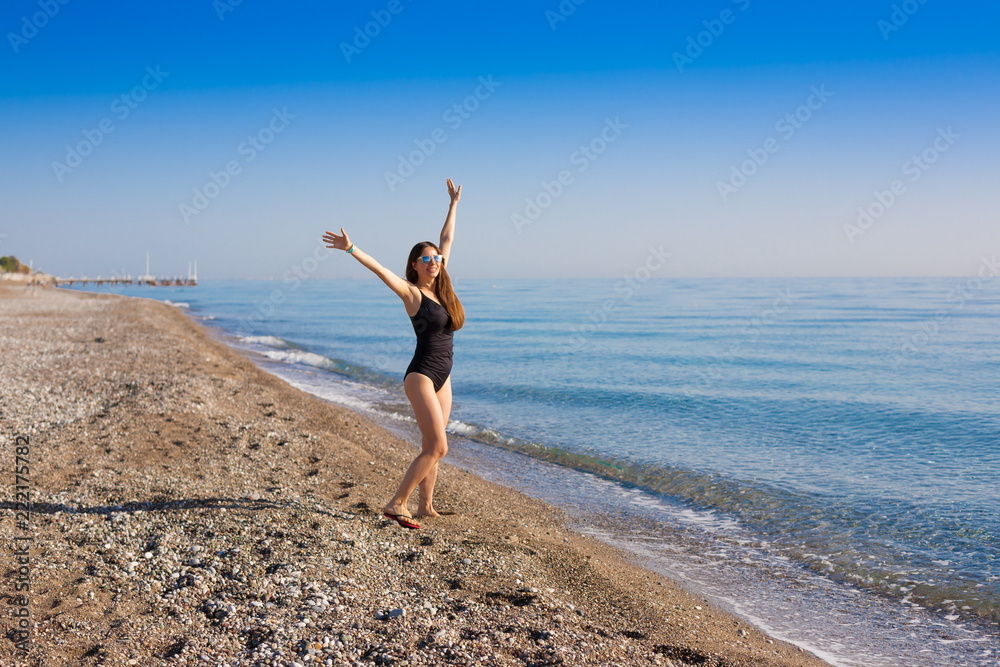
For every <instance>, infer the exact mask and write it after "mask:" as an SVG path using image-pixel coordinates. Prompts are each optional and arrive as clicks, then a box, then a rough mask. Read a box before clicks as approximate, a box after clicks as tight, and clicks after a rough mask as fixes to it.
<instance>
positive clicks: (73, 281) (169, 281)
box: [53, 252, 198, 287]
mask: <svg viewBox="0 0 1000 667" xmlns="http://www.w3.org/2000/svg"><path fill="white" fill-rule="evenodd" d="M53 282H54V283H55V284H56V286H59V285H70V286H72V285H89V284H91V283H93V284H95V285H148V286H150V287H157V286H160V287H195V286H196V285H197V284H198V262H194V263H193V264H191V263H189V264H188V274H187V278H157V277H156V276H153V275H150V274H149V253H148V252H147V253H146V275H143V276H137V277H136V278H133V277H132V276H131V274H130V275H127V276H110V277H108V278H105V277H103V276H97V277H96V278H87V277H84V278H53Z"/></svg>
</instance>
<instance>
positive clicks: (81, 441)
mask: <svg viewBox="0 0 1000 667" xmlns="http://www.w3.org/2000/svg"><path fill="white" fill-rule="evenodd" d="M0 312H2V313H3V315H4V319H5V322H8V323H10V324H11V326H9V327H8V329H9V331H10V333H8V334H5V335H4V338H5V339H6V341H5V342H6V344H5V345H3V355H4V367H5V369H10V378H9V379H10V381H9V382H8V383H7V386H6V387H5V389H4V390H2V394H0V396H2V401H3V402H2V407H3V411H4V419H3V421H2V422H0V423H3V424H4V439H5V440H9V441H13V439H14V436H15V435H17V434H19V433H20V434H25V435H27V436H28V437H29V439H30V442H31V452H32V457H31V475H30V480H31V482H30V483H31V486H32V494H33V498H32V500H33V502H34V503H35V506H34V511H33V512H32V514H31V517H30V519H31V523H30V526H29V530H30V532H31V535H32V537H33V542H32V544H33V550H32V553H31V573H32V578H31V584H32V586H31V592H30V593H31V605H30V607H29V608H30V610H31V614H32V616H31V618H32V622H33V623H34V624H35V626H34V628H33V630H32V635H31V638H30V644H31V651H30V652H29V654H28V656H27V657H26V658H25V657H23V656H22V655H21V654H20V653H19V652H18V651H17V650H16V649H15V646H14V644H13V643H12V642H11V641H5V642H3V644H2V645H3V648H2V649H0V659H2V660H3V661H5V662H9V661H22V662H23V664H46V665H49V664H130V661H132V660H135V661H136V662H135V663H131V664H141V665H146V664H194V663H197V662H198V661H201V664H223V663H224V664H292V662H293V661H298V662H300V663H301V664H327V661H328V660H329V661H330V662H329V663H328V664H355V662H359V663H368V662H372V661H375V662H380V663H381V664H410V665H416V664H441V663H453V664H466V663H468V662H471V661H472V660H473V659H474V658H477V657H478V658H480V659H481V660H483V661H485V664H501V665H521V664H559V663H558V662H554V661H562V664H595V665H597V664H629V665H631V664H661V665H669V664H673V665H684V664H706V665H727V666H728V665H732V666H737V665H803V666H805V665H823V664H826V663H823V662H822V661H820V660H819V659H817V658H815V657H813V656H811V655H809V654H807V653H805V652H804V651H802V650H801V649H798V648H797V647H794V646H791V645H788V644H784V643H782V642H779V641H775V640H773V639H770V638H769V637H766V636H765V635H763V634H762V633H760V632H759V631H758V630H756V629H755V628H753V627H752V626H750V625H748V624H747V623H746V622H745V621H743V620H741V619H738V618H736V617H734V616H732V615H730V614H728V613H725V612H722V611H720V610H718V609H715V608H713V607H712V606H711V605H709V604H708V603H706V602H705V601H704V600H703V599H701V598H698V597H697V596H695V595H692V594H689V593H687V592H685V591H684V590H683V589H682V588H681V587H680V586H679V585H677V584H676V583H674V582H673V581H671V580H668V579H665V578H662V577H660V576H658V575H656V574H654V573H652V572H649V571H646V570H643V569H642V568H640V567H639V566H637V565H635V559H634V558H631V557H629V556H628V555H627V554H625V553H624V552H622V551H618V550H616V549H614V548H612V547H609V546H606V545H604V544H602V543H600V542H598V541H596V540H593V539H590V538H587V537H584V536H583V535H580V534H578V533H575V532H573V531H570V530H568V529H567V528H566V526H565V522H566V518H565V515H564V513H562V512H561V511H559V510H557V509H555V508H553V507H551V506H548V505H545V504H544V503H542V502H541V501H537V500H533V499H531V498H529V497H527V496H525V495H523V494H521V493H520V492H518V491H515V490H513V489H510V488H507V487H503V486H498V485H495V484H492V483H490V482H487V481H485V480H483V479H481V478H479V477H476V476H475V475H473V474H471V473H468V472H465V471H463V470H461V469H458V468H455V467H453V466H451V465H448V464H445V465H443V467H442V470H441V476H440V481H439V487H440V490H439V495H440V502H441V505H442V507H444V508H448V509H453V510H457V512H458V513H456V514H454V515H449V516H444V517H441V518H438V519H434V520H425V521H423V522H422V525H423V528H422V529H421V530H420V531H415V532H408V531H404V530H403V529H401V528H399V527H397V526H395V525H394V524H389V522H388V521H386V520H384V519H382V518H381V516H380V514H379V513H378V511H377V510H378V508H380V507H381V501H382V500H383V498H382V496H384V495H385V493H386V492H387V491H386V489H389V488H390V487H391V486H392V485H393V484H394V483H395V481H396V479H397V478H398V476H399V475H401V474H402V471H403V470H404V469H405V466H406V465H407V464H408V463H409V461H410V459H412V456H413V455H414V453H415V451H416V450H415V447H413V445H411V444H410V443H407V442H405V441H403V440H401V439H399V438H398V437H396V436H395V435H393V434H391V433H390V432H388V431H386V430H385V429H383V428H382V427H379V426H377V425H376V424H375V423H373V422H372V421H371V420H369V419H368V418H367V417H365V416H363V415H360V414H358V413H355V412H352V411H349V410H347V409H345V408H341V407H339V406H336V405H333V404H331V403H328V402H326V401H323V400H321V399H318V398H316V397H314V396H312V395H309V394H307V393H305V392H302V391H299V390H297V389H294V388H293V387H291V386H289V385H288V384H287V383H285V382H284V381H282V380H280V379H278V378H276V377H274V376H272V375H269V374H268V373H266V372H265V371H263V370H261V369H259V368H258V367H257V366H255V365H254V364H253V363H252V362H251V361H249V360H248V359H246V358H245V357H243V356H241V355H239V353H237V352H236V351H235V350H232V349H231V348H229V347H227V346H226V345H225V344H224V343H222V342H220V341H217V340H213V339H212V337H211V336H210V335H209V334H208V332H207V331H206V330H205V329H204V328H203V327H201V326H199V325H198V324H197V323H195V322H193V321H192V320H191V319H190V318H189V317H188V316H187V315H186V314H184V313H183V312H181V311H179V310H177V309H175V308H172V307H170V306H168V305H165V304H162V303H158V302H155V301H151V300H148V299H137V298H131V297H121V296H116V295H102V294H95V293H87V292H68V291H62V290H59V291H44V292H38V293H35V294H20V293H17V292H14V293H12V291H11V290H6V289H3V288H2V287H0ZM14 324H16V325H17V326H16V327H15V326H13V325H14ZM10 464H11V465H13V462H10ZM9 494H11V491H10V489H8V495H9ZM9 505H10V503H8V504H7V505H5V508H6V509H8V512H6V513H5V515H4V516H5V520H6V521H7V522H8V523H7V524H6V525H12V524H11V523H10V519H9V518H8V515H9V514H11V511H10V510H11V508H10V507H9ZM5 532H6V531H5ZM0 543H2V544H3V548H4V554H5V556H4V557H5V558H6V559H7V560H8V567H9V563H10V558H11V554H12V553H13V546H14V545H13V543H12V541H11V539H9V538H7V537H6V536H5V537H4V538H3V539H2V540H0ZM5 595H9V593H8V592H5ZM399 610H402V611H401V612H400V611H399ZM383 615H384V616H385V618H380V617H379V616H383ZM234 658H238V659H239V660H240V662H238V663H234V662H233V659H234ZM206 659H207V660H206Z"/></svg>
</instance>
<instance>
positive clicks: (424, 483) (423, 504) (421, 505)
mask: <svg viewBox="0 0 1000 667" xmlns="http://www.w3.org/2000/svg"><path fill="white" fill-rule="evenodd" d="M437 398H438V402H439V403H440V404H441V419H442V421H443V422H444V425H445V428H447V426H448V419H449V418H450V417H451V378H450V377H449V378H448V379H447V380H445V381H444V384H443V385H442V386H441V389H439V390H438V392H437ZM437 472H438V467H437V464H436V463H435V464H434V467H433V468H431V471H430V472H429V473H427V476H426V477H424V478H423V479H422V480H420V482H418V488H419V494H420V495H419V501H418V505H417V516H441V515H440V514H438V513H437V512H435V511H434V484H435V482H437Z"/></svg>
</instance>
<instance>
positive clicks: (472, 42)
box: [0, 0, 1000, 279]
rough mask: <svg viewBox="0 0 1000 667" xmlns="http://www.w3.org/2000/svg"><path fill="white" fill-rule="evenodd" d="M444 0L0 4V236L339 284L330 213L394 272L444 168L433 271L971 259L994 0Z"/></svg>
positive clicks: (71, 259) (976, 243) (7, 245)
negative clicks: (452, 188)
mask: <svg viewBox="0 0 1000 667" xmlns="http://www.w3.org/2000/svg"><path fill="white" fill-rule="evenodd" d="M820 4H821V5H822V6H814V5H820ZM470 5H471V7H472V8H470V6H469V5H465V4H459V3H436V2H421V1H420V0H378V1H364V2H346V3H345V2H338V3H326V2H322V3H320V2H293V3H276V2H263V1H260V0H242V1H239V0H215V2H213V1H212V0H199V1H197V2H170V3H167V2H148V3H147V2H143V3H138V2H120V1H111V2H103V3H99V4H95V3H87V2H82V1H80V0H34V1H26V0H8V1H7V2H5V3H3V6H2V9H0V26H2V28H3V32H4V34H5V38H4V44H3V46H2V47H0V52H2V53H3V55H2V56H0V57H2V65H0V123H2V128H3V132H2V137H3V138H2V153H0V156H2V157H0V182H2V183H3V204H4V205H3V207H2V209H0V216H2V217H0V254H15V255H17V256H18V257H19V258H21V259H22V260H23V261H28V260H33V261H34V265H35V266H36V268H40V269H42V270H45V271H48V272H50V273H55V274H58V275H63V276H66V275H82V274H89V275H96V274H98V273H102V274H104V275H109V274H111V273H112V272H119V273H133V274H138V273H142V272H143V271H144V269H145V266H144V262H145V254H146V252H147V251H148V252H149V253H150V255H151V261H152V266H151V269H152V272H153V273H155V274H160V275H178V274H184V273H186V271H187V267H188V263H189V262H191V261H193V260H197V261H198V269H199V275H200V277H201V278H203V279H204V278H242V277H247V278H267V277H281V276H282V275H285V274H286V273H287V272H288V271H289V270H299V271H306V273H307V275H308V276H310V277H316V278H327V277H360V276H362V275H363V273H364V270H363V269H361V268H360V267H359V266H358V265H357V263H356V262H355V261H353V260H352V259H351V258H348V257H346V256H343V255H342V254H340V253H338V254H336V255H331V256H327V255H326V254H324V251H322V249H321V245H320V244H319V239H320V236H321V234H322V232H323V231H324V230H326V229H336V228H339V227H340V226H343V227H345V228H346V229H347V231H348V232H349V233H350V235H351V238H352V240H354V241H355V242H356V243H357V244H358V245H359V246H360V247H363V248H365V249H366V250H367V251H368V252H370V253H371V254H373V255H374V256H375V257H376V258H378V259H379V260H381V261H382V262H383V263H384V264H386V265H387V266H389V267H391V268H394V269H396V270H398V271H400V272H402V268H403V267H402V264H403V263H404V261H405V256H406V252H407V251H408V249H409V248H410V246H411V245H412V244H413V243H415V242H416V241H421V240H425V239H429V240H436V238H437V233H438V231H439V229H440V225H441V223H442V221H443V218H444V214H445V212H446V210H447V202H448V198H447V193H446V189H445V179H446V178H448V177H451V178H453V179H454V180H455V182H456V183H459V184H462V185H463V186H464V187H463V199H462V203H461V205H460V209H459V219H458V232H457V238H456V244H455V248H454V250H455V254H454V257H453V262H452V264H451V267H450V268H451V270H452V273H453V275H455V276H456V277H457V278H458V277H470V278H472V277H475V278H479V277H563V276H565V277H583V276H595V277H605V276H606V277H621V276H623V275H628V274H632V273H633V272H635V271H636V270H637V269H639V267H643V266H646V267H653V268H654V270H655V275H658V276H663V277H671V276H815V275H820V276H822V275H837V276H869V275H962V274H971V273H973V272H974V271H976V269H977V268H978V267H979V266H980V263H981V258H982V257H984V256H987V257H989V256H992V255H993V254H995V253H998V252H1000V235H998V234H997V218H996V211H997V205H996V202H997V194H996V193H997V186H996V183H995V181H996V179H997V175H998V170H997V167H996V166H995V162H996V157H995V156H996V155H998V154H1000V124H998V123H997V122H996V114H997V109H998V107H1000V105H998V104H997V103H998V101H1000V85H998V84H1000V57H998V56H1000V40H998V39H997V37H996V35H997V32H996V26H997V21H998V18H1000V7H998V6H997V4H996V3H992V2H964V1H961V0H958V1H952V2H947V3H946V2H942V1H941V0H923V2H921V0H906V1H904V2H899V1H897V2H892V1H888V0H887V1H885V2H877V1H874V0H868V1H866V2H851V1H846V2H839V3H807V2H800V1H799V2H791V1H786V2H766V3H765V2H761V1H759V0H714V1H712V2H697V3H657V2H631V3H627V2H626V3H612V2H607V1H602V0H586V1H583V0H576V2H574V1H573V0H563V1H562V2H561V3H560V2H559V1H558V0H550V1H548V2H545V1H542V2H518V1H514V2H505V3H485V4H484V5H483V6H482V7H480V6H479V4H478V3H470ZM666 254H669V258H667V259H662V258H663V257H664V256H665V255H666ZM309 258H313V259H312V260H310V259H309ZM317 258H318V259H317ZM303 267H305V268H303Z"/></svg>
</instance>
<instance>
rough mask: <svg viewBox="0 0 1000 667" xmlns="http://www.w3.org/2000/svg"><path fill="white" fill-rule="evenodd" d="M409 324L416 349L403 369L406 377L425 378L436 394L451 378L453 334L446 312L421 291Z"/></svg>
mask: <svg viewBox="0 0 1000 667" xmlns="http://www.w3.org/2000/svg"><path fill="white" fill-rule="evenodd" d="M410 322H412V323H413V332H414V333H415V334H417V349H416V350H414V352H413V360H412V361H410V365H409V366H407V367H406V375H409V374H410V373H420V374H421V375H426V376H427V377H429V378H430V379H431V382H433V383H434V391H435V392H437V391H440V390H441V387H443V386H444V383H445V382H446V381H447V380H448V376H449V375H451V357H452V341H453V338H454V332H453V331H452V330H451V318H450V317H449V316H448V310H447V309H446V308H445V307H444V306H442V305H441V304H440V303H438V302H436V301H432V300H431V299H428V298H427V297H426V296H424V294H423V292H421V293H420V307H419V308H417V313H416V315H413V316H412V317H410ZM406 375H404V376H403V377H404V378H405V377H406Z"/></svg>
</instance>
